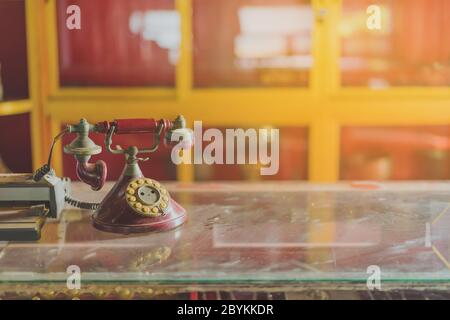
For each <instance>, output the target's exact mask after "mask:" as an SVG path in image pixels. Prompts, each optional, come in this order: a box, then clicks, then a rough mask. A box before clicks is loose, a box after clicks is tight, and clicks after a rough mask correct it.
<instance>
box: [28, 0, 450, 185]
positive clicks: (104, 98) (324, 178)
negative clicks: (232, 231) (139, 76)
mask: <svg viewBox="0 0 450 320" xmlns="http://www.w3.org/2000/svg"><path fill="white" fill-rule="evenodd" d="M33 1H35V0H27V3H29V2H33ZM39 1H43V0H39ZM55 1H56V0H47V2H46V4H45V9H44V10H40V11H39V10H37V11H35V12H29V13H30V14H29V15H27V21H33V19H37V18H36V15H43V16H44V17H45V21H47V24H46V31H45V32H44V33H45V34H44V35H43V34H40V35H35V36H33V37H32V38H31V40H32V39H34V37H36V38H39V39H45V41H46V48H47V49H48V50H47V52H44V53H43V54H42V55H41V56H34V57H33V58H32V59H31V60H33V61H34V60H39V61H47V62H48V65H47V70H46V72H43V73H42V74H44V75H48V78H46V79H43V80H42V81H44V83H47V85H44V87H46V88H47V91H46V92H47V95H46V96H45V97H43V98H42V101H41V103H42V105H43V110H44V112H45V115H46V121H47V122H46V124H45V126H44V127H49V128H50V130H51V131H52V134H53V135H54V134H56V132H57V131H59V128H60V124H61V123H64V122H72V121H76V120H78V119H79V118H80V117H86V118H88V119H90V120H91V121H96V120H104V119H111V118H114V117H148V116H151V117H169V118H172V117H174V115H176V114H179V113H182V114H183V115H185V116H186V118H187V119H188V121H193V120H202V121H203V122H204V123H205V124H206V125H214V126H261V125H266V124H271V125H274V126H280V127H281V126H305V127H307V128H308V129H309V135H308V139H309V152H308V161H309V165H308V170H309V173H308V174H309V180H311V181H314V182H333V181H336V180H338V178H339V160H340V153H339V149H340V136H339V135H340V128H341V127H342V126H351V125H355V126H363V125H364V126H385V125H394V126H400V125H448V124H450V88H422V87H421V88H416V87H408V88H392V89H387V90H382V91H373V90H370V89H368V88H341V87H340V79H339V77H340V75H339V67H338V61H339V55H340V47H339V45H340V43H339V42H340V41H339V35H338V33H337V32H338V28H336V25H337V23H338V22H339V19H340V14H341V13H340V11H341V7H342V2H341V0H312V6H313V9H314V11H315V12H316V20H315V25H314V31H313V50H312V54H313V60H314V67H313V68H312V70H311V73H310V86H309V87H308V88H264V89H258V88H236V89H223V88H214V89H197V88H193V80H192V77H193V75H192V74H193V68H192V43H191V35H192V0H175V1H176V2H175V3H176V9H177V10H178V12H179V13H180V16H181V39H182V40H181V48H180V60H179V62H178V65H177V68H176V86H175V88H174V89H161V88H121V89H119V90H118V89H117V88H114V89H113V90H111V89H105V88H102V89H99V88H60V87H59V83H58V79H59V77H58V60H57V59H58V55H57V36H56V32H57V30H56V11H55V8H56V6H55ZM29 6H30V5H29ZM30 31H31V32H42V30H40V31H39V30H34V29H33V30H30ZM125 106H126V107H125ZM33 132H35V130H34V131H33ZM36 132H37V131H36ZM37 149H39V144H38V142H36V141H34V140H33V150H37ZM58 154H59V153H58ZM55 168H56V169H57V171H58V170H61V156H60V155H58V157H57V159H56V161H55ZM193 177H194V174H193V167H192V166H180V167H179V168H178V178H179V179H180V180H182V181H192V180H193Z"/></svg>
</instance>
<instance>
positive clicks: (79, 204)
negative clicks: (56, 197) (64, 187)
mask: <svg viewBox="0 0 450 320" xmlns="http://www.w3.org/2000/svg"><path fill="white" fill-rule="evenodd" d="M64 200H65V201H66V203H68V204H70V205H71V206H72V207H76V208H80V209H86V210H97V208H98V207H99V206H100V203H97V202H85V201H80V200H78V199H74V198H72V197H70V196H65V197H64Z"/></svg>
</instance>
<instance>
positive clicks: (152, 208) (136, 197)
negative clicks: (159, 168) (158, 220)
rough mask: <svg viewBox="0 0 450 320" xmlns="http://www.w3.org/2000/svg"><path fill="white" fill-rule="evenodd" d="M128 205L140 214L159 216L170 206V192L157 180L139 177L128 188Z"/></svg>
mask: <svg viewBox="0 0 450 320" xmlns="http://www.w3.org/2000/svg"><path fill="white" fill-rule="evenodd" d="M126 199H127V203H128V205H129V206H130V207H131V208H132V209H133V210H134V211H135V212H136V213H138V214H140V215H142V216H146V217H159V216H161V215H163V214H164V213H165V211H166V210H167V208H168V207H169V200H170V197H169V193H168V192H167V190H166V189H165V188H164V187H162V186H161V184H160V183H159V182H157V181H155V180H152V179H148V178H138V179H134V180H132V181H130V183H129V184H128V186H127V189H126Z"/></svg>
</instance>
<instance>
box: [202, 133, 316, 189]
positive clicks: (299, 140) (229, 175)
mask: <svg viewBox="0 0 450 320" xmlns="http://www.w3.org/2000/svg"><path fill="white" fill-rule="evenodd" d="M204 129H205V130H206V128H204ZM267 129H270V128H269V127H267ZM225 130H226V129H221V132H222V134H223V136H224V137H225V136H226V134H225ZM279 137H280V138H279V163H278V172H277V173H276V174H274V175H261V168H262V167H269V166H270V165H271V164H272V161H276V159H275V156H272V155H271V154H270V150H271V147H272V146H271V145H270V143H271V141H267V143H268V144H267V150H268V157H269V159H270V161H269V165H264V164H262V163H260V161H258V164H249V161H248V160H249V156H248V152H249V148H250V147H249V146H248V145H247V146H246V149H245V150H246V162H245V163H246V164H212V165H209V164H198V165H195V166H194V167H195V179H196V180H197V181H211V180H247V181H262V180H306V179H307V169H308V168H307V163H308V154H307V148H308V145H307V144H308V131H307V129H305V128H295V127H286V128H281V129H280V131H279ZM196 143H198V142H196ZM209 143H210V142H203V150H204V149H205V147H206V146H207V145H208V144H209ZM246 143H248V139H247V142H246ZM262 143H264V141H261V140H259V141H258V144H259V147H260V146H261V145H262ZM264 145H265V144H264ZM234 147H235V149H234V150H226V145H224V149H223V150H224V153H223V154H224V156H225V155H227V154H234V155H236V154H237V152H236V148H237V143H235V144H234ZM258 159H259V160H261V159H260V158H258ZM235 163H236V162H235ZM272 168H275V166H272Z"/></svg>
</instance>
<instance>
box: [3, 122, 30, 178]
mask: <svg viewBox="0 0 450 320" xmlns="http://www.w3.org/2000/svg"><path fill="white" fill-rule="evenodd" d="M0 155H1V157H2V159H3V162H4V163H5V165H6V166H7V167H8V168H9V169H10V170H11V171H12V172H15V173H24V172H31V170H32V165H31V139H30V116H29V114H18V115H13V116H3V117H0Z"/></svg>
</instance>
